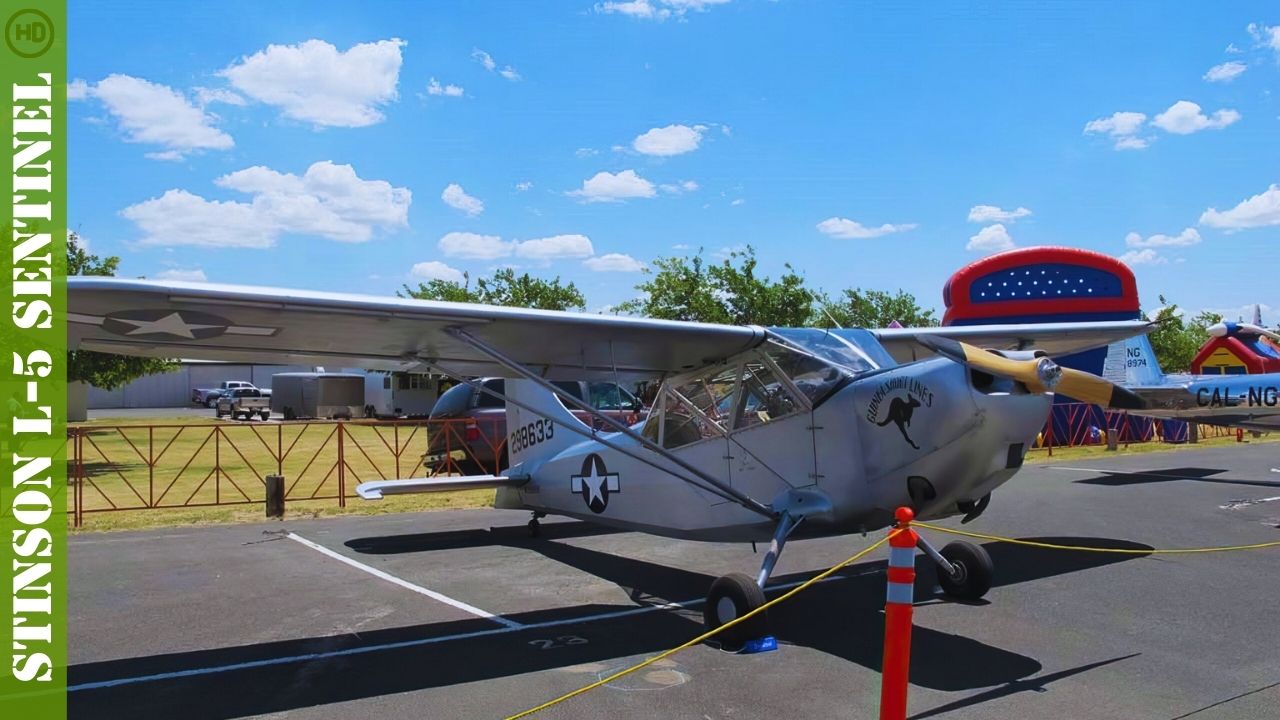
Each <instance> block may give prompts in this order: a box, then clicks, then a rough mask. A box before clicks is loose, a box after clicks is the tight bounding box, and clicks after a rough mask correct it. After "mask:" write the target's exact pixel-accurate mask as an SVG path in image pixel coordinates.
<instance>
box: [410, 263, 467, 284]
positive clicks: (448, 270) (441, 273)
mask: <svg viewBox="0 0 1280 720" xmlns="http://www.w3.org/2000/svg"><path fill="white" fill-rule="evenodd" d="M409 274H410V275H412V276H414V277H416V278H421V279H423V280H445V281H447V282H455V283H461V282H463V281H465V280H466V278H464V277H463V276H462V271H461V270H459V269H457V268H452V267H449V266H448V265H446V264H444V263H442V262H440V261H439V260H431V261H429V262H420V263H414V265H413V267H412V268H410V270H409Z"/></svg>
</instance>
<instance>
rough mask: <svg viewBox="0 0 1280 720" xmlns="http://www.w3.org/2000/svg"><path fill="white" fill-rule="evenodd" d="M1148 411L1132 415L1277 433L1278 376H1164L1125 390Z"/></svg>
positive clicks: (1279, 412) (1279, 418) (1279, 424)
mask: <svg viewBox="0 0 1280 720" xmlns="http://www.w3.org/2000/svg"><path fill="white" fill-rule="evenodd" d="M1126 387H1127V388H1128V389H1129V390H1132V391H1133V392H1134V393H1135V394H1136V395H1138V397H1141V398H1142V399H1143V400H1144V401H1145V402H1146V404H1147V407H1146V408H1145V409H1143V410H1141V411H1133V414H1134V415H1143V416H1146V417H1154V418H1161V419H1173V420H1186V421H1189V422H1198V423H1203V424H1205V425H1221V426H1226V427H1243V428H1248V429H1250V430H1262V431H1268V430H1280V374H1277V373H1263V374H1256V375H1166V376H1164V377H1163V378H1162V382H1161V383H1160V384H1158V385H1130V386H1126Z"/></svg>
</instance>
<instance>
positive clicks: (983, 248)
mask: <svg viewBox="0 0 1280 720" xmlns="http://www.w3.org/2000/svg"><path fill="white" fill-rule="evenodd" d="M1013 247H1014V244H1013V238H1011V237H1009V231H1008V230H1007V229H1006V228H1005V226H1004V225H1001V224H1000V223H996V224H995V225H988V226H986V227H984V228H982V229H981V230H979V231H978V234H977V235H974V236H972V237H970V238H969V243H968V244H967V245H965V246H964V249H965V250H977V251H980V252H998V251H1000V250H1011V249H1013Z"/></svg>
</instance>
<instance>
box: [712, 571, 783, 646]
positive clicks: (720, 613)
mask: <svg viewBox="0 0 1280 720" xmlns="http://www.w3.org/2000/svg"><path fill="white" fill-rule="evenodd" d="M761 605H764V591H763V590H761V589H760V586H759V585H756V581H755V579H754V578H751V577H747V576H746V575H743V574H742V573H730V574H728V575H724V576H721V577H718V578H716V581H715V582H713V583H711V591H710V592H708V593H707V604H706V605H705V606H704V607H703V609H702V620H703V622H704V623H705V624H706V626H707V629H708V630H714V629H716V628H718V627H720V626H721V625H724V624H726V623H728V622H729V621H731V620H733V619H735V618H740V617H742V616H743V615H746V614H747V613H749V612H751V611H752V610H755V609H756V608H758V607H760V606H761ZM767 627H768V618H766V617H765V613H760V614H758V615H756V616H754V617H752V618H751V619H750V620H747V621H746V622H740V623H738V624H737V625H734V626H733V627H731V628H729V629H728V630H725V631H724V632H722V633H720V634H718V635H716V638H717V639H719V640H720V641H721V642H722V643H724V644H725V645H732V646H738V645H741V644H742V643H744V642H746V641H747V640H753V639H755V638H758V637H760V636H761V635H763V634H764V633H765V629H766V628H767Z"/></svg>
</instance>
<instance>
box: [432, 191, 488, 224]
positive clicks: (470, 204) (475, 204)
mask: <svg viewBox="0 0 1280 720" xmlns="http://www.w3.org/2000/svg"><path fill="white" fill-rule="evenodd" d="M440 199H441V200H443V201H444V204H445V205H448V206H449V207H451V208H454V209H455V210H461V211H462V212H464V213H466V214H468V215H470V216H471V217H475V216H476V215H479V214H480V213H482V212H484V201H482V200H480V199H479V198H475V197H471V196H470V195H468V194H467V191H466V190H463V189H462V186H461V185H459V184H458V183H450V184H449V185H448V186H446V187H445V189H444V192H442V193H440Z"/></svg>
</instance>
